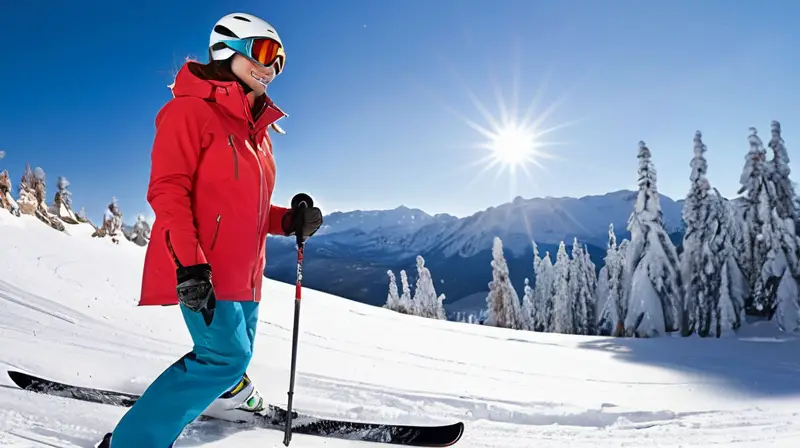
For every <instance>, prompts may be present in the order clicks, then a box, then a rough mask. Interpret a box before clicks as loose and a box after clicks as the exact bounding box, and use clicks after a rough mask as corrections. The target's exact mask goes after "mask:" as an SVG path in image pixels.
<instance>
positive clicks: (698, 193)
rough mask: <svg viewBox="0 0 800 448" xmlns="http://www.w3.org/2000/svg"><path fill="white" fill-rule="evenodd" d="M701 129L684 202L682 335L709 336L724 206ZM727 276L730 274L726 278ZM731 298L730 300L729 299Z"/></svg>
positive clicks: (718, 275) (716, 293) (720, 257)
mask: <svg viewBox="0 0 800 448" xmlns="http://www.w3.org/2000/svg"><path fill="white" fill-rule="evenodd" d="M705 152H706V145H705V144H704V143H703V140H702V134H701V133H700V131H697V132H695V135H694V158H693V159H692V162H691V164H690V165H691V167H692V173H691V175H690V176H689V179H690V180H691V187H690V188H689V193H688V194H687V195H686V201H685V202H684V205H683V222H684V223H686V232H685V233H684V235H683V253H682V254H681V258H680V261H681V278H682V279H683V284H684V288H685V289H684V293H685V295H684V301H683V312H682V313H681V334H683V335H684V336H688V335H690V334H692V333H695V332H696V333H697V334H698V335H699V336H701V337H706V336H709V334H710V333H711V332H712V331H713V330H712V328H713V327H714V326H715V325H716V322H717V319H716V314H717V313H716V309H717V303H718V302H719V301H720V285H721V282H722V274H721V271H722V269H723V264H724V258H725V256H726V255H727V254H725V252H724V251H725V240H724V238H725V235H724V234H723V232H724V227H725V223H724V220H725V219H726V216H725V214H724V208H723V205H722V201H721V200H720V198H719V196H717V195H716V193H715V192H714V191H712V190H711V185H710V183H709V182H708V178H706V173H707V172H708V163H707V162H706V158H705V155H704V153H705ZM726 278H727V277H726ZM728 300H729V299H728Z"/></svg>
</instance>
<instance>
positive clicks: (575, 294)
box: [569, 238, 592, 334]
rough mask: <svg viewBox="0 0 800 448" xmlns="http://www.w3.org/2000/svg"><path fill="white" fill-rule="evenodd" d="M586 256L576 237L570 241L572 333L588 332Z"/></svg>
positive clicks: (588, 302) (588, 293)
mask: <svg viewBox="0 0 800 448" xmlns="http://www.w3.org/2000/svg"><path fill="white" fill-rule="evenodd" d="M585 263H586V258H585V257H584V255H583V248H582V247H581V245H580V244H578V238H574V239H573V242H572V260H570V263H569V291H570V293H569V294H570V301H571V305H572V328H573V331H574V334H589V320H588V319H589V304H590V303H591V301H592V300H591V298H590V295H591V292H590V291H589V284H588V281H589V279H588V278H587V276H586V268H585V266H584V265H585Z"/></svg>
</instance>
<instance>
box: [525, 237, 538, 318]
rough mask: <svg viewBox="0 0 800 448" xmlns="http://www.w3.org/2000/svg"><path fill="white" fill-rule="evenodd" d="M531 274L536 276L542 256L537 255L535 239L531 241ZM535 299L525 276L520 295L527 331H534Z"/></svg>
mask: <svg viewBox="0 0 800 448" xmlns="http://www.w3.org/2000/svg"><path fill="white" fill-rule="evenodd" d="M532 243H533V275H534V278H535V276H536V272H537V271H538V270H539V266H540V265H541V264H542V258H541V257H540V256H539V246H537V245H536V241H533V242H532ZM535 303H536V300H535V296H534V289H533V288H531V286H530V280H529V279H528V278H527V277H526V278H525V295H524V296H523V297H522V311H521V312H522V321H523V324H524V325H525V329H526V330H528V331H534V328H535V324H534V316H535V313H536V306H535Z"/></svg>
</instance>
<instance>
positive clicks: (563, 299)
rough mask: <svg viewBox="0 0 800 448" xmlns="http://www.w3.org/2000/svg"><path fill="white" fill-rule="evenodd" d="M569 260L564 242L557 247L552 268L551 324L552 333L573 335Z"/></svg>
mask: <svg viewBox="0 0 800 448" xmlns="http://www.w3.org/2000/svg"><path fill="white" fill-rule="evenodd" d="M569 266H570V260H569V256H568V255H567V248H566V246H565V245H564V242H563V241H561V243H560V244H559V246H558V254H557V255H556V264H555V265H554V266H553V323H552V331H553V332H554V333H562V334H573V333H575V326H574V322H575V320H574V317H573V308H574V307H573V305H572V295H571V294H570V292H571V291H570V287H569V282H570V277H569V274H570V269H569Z"/></svg>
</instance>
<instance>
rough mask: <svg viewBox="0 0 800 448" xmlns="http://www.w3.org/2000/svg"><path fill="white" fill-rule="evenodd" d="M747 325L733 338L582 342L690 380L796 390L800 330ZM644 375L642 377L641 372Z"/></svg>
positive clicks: (771, 393) (781, 392)
mask: <svg viewBox="0 0 800 448" xmlns="http://www.w3.org/2000/svg"><path fill="white" fill-rule="evenodd" d="M754 327H756V328H746V329H744V330H743V331H742V332H741V333H742V334H740V335H739V336H737V337H731V338H719V339H717V338H700V337H697V336H691V337H669V336H668V337H661V338H652V339H636V338H611V337H609V338H603V339H597V340H592V341H588V342H583V343H581V344H580V348H583V349H591V350H602V351H605V352H611V353H614V356H615V357H616V358H618V359H620V360H622V361H625V362H632V363H643V364H649V365H653V366H657V367H663V368H666V369H672V370H675V371H679V372H681V373H684V374H687V375H689V376H692V377H693V378H691V379H689V380H687V382H689V383H696V384H704V385H709V386H710V387H714V386H716V387H721V388H725V389H728V390H730V391H731V392H734V393H736V392H738V393H743V394H747V395H751V396H760V397H779V396H780V397H786V396H789V395H800V356H798V354H800V335H797V334H787V333H777V332H774V331H773V332H770V334H769V335H764V334H762V335H759V334H758V333H759V332H762V333H763V331H762V330H761V329H759V328H757V327H758V326H754ZM642 380H645V379H644V378H642Z"/></svg>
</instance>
